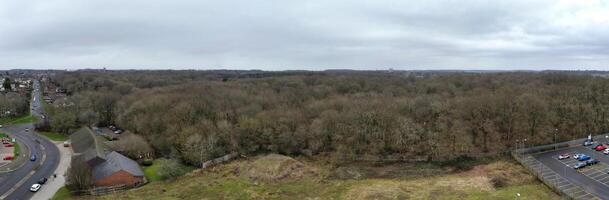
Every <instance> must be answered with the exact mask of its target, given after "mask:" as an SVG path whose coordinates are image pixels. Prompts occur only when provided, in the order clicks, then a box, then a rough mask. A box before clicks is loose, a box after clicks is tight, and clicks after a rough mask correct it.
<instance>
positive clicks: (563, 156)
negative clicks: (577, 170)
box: [558, 153, 569, 160]
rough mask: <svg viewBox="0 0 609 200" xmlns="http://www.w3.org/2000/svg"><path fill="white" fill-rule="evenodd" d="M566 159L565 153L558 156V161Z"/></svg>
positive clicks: (567, 155)
mask: <svg viewBox="0 0 609 200" xmlns="http://www.w3.org/2000/svg"><path fill="white" fill-rule="evenodd" d="M567 158H569V154H567V153H565V154H560V155H559V156H558V160H562V159H567Z"/></svg>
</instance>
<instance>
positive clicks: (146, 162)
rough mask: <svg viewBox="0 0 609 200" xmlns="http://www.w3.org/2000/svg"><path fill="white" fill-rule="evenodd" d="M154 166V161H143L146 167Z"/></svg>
mask: <svg viewBox="0 0 609 200" xmlns="http://www.w3.org/2000/svg"><path fill="white" fill-rule="evenodd" d="M152 164H153V160H152V159H145V160H142V165H144V166H151V165H152Z"/></svg>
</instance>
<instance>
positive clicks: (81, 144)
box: [70, 127, 144, 186]
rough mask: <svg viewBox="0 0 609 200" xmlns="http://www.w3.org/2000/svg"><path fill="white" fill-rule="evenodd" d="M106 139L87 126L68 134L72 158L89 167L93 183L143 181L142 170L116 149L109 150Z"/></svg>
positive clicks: (132, 182)
mask: <svg viewBox="0 0 609 200" xmlns="http://www.w3.org/2000/svg"><path fill="white" fill-rule="evenodd" d="M104 140H106V139H105V138H103V137H101V136H97V135H96V134H95V133H94V132H93V130H91V129H90V128H89V127H83V128H81V129H80V130H78V131H77V132H75V133H73V134H72V135H70V141H71V143H72V149H73V150H74V156H72V160H76V161H78V162H85V163H87V166H89V168H90V169H91V176H92V179H93V185H95V186H115V185H135V184H137V183H140V182H143V181H144V172H143V171H142V169H141V168H140V166H139V165H138V164H137V162H135V161H134V160H131V159H130V158H128V157H126V156H123V155H122V154H120V153H118V152H116V151H109V150H108V147H107V146H106V144H105V143H104V142H103V141H104Z"/></svg>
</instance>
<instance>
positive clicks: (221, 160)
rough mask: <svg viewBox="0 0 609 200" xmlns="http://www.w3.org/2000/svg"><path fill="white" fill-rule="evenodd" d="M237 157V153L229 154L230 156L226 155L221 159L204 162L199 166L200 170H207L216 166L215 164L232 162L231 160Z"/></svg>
mask: <svg viewBox="0 0 609 200" xmlns="http://www.w3.org/2000/svg"><path fill="white" fill-rule="evenodd" d="M237 156H239V154H238V153H231V154H226V155H224V156H222V157H219V158H215V159H212V160H208V161H206V162H203V164H201V169H205V168H208V167H211V166H214V165H217V164H220V163H223V162H226V161H229V160H232V159H233V158H235V157H237Z"/></svg>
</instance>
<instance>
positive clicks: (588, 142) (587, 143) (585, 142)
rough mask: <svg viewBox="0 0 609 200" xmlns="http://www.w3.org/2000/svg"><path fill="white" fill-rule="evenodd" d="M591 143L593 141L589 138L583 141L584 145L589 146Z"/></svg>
mask: <svg viewBox="0 0 609 200" xmlns="http://www.w3.org/2000/svg"><path fill="white" fill-rule="evenodd" d="M593 144H594V142H592V141H590V140H586V141H584V146H590V145H593Z"/></svg>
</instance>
